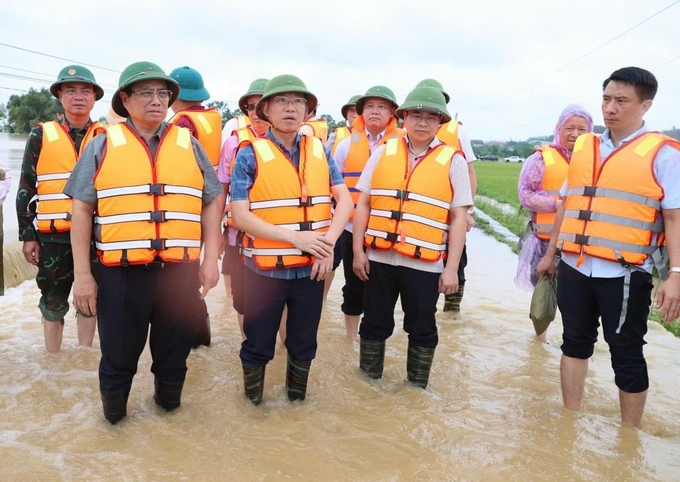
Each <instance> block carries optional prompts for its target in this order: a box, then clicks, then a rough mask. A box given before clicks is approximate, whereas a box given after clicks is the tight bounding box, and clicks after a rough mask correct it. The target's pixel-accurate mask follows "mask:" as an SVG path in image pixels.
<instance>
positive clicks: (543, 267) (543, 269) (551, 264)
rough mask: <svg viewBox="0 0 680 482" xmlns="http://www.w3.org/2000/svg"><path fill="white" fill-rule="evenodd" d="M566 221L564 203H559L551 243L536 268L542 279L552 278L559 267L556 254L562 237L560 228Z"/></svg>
mask: <svg viewBox="0 0 680 482" xmlns="http://www.w3.org/2000/svg"><path fill="white" fill-rule="evenodd" d="M563 220H564V202H563V200H561V202H559V203H557V214H555V223H554V224H553V230H552V233H551V234H550V242H549V243H548V249H547V251H546V252H545V256H544V257H543V259H541V261H540V262H539V263H538V266H537V267H536V275H537V276H538V277H539V278H540V277H541V276H542V275H544V274H547V275H549V276H552V275H553V274H554V273H555V269H556V268H557V265H556V263H555V254H556V253H557V242H558V239H559V236H560V228H561V227H562V221H563Z"/></svg>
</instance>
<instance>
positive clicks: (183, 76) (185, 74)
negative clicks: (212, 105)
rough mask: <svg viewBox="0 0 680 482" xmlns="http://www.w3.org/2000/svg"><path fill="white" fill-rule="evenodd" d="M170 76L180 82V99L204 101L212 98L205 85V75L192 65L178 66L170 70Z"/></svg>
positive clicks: (178, 97)
mask: <svg viewBox="0 0 680 482" xmlns="http://www.w3.org/2000/svg"><path fill="white" fill-rule="evenodd" d="M170 77H171V78H173V79H175V80H176V81H177V83H178V84H179V95H178V96H177V99H178V100H183V101H186V102H203V101H204V100H208V99H209V98H210V93H209V92H208V90H207V89H206V88H205V86H204V85H203V77H202V76H201V74H200V73H199V72H198V70H196V69H192V68H191V67H186V66H184V67H177V68H176V69H175V70H173V71H172V72H170Z"/></svg>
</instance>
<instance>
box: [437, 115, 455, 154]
mask: <svg viewBox="0 0 680 482" xmlns="http://www.w3.org/2000/svg"><path fill="white" fill-rule="evenodd" d="M460 125H461V123H460V122H458V121H455V120H452V121H450V122H447V123H446V124H442V125H441V126H440V127H439V130H438V131H437V139H439V140H440V141H442V142H443V143H444V144H446V145H448V146H451V147H453V148H454V149H456V150H458V151H459V150H461V147H460V139H459V138H458V126H460Z"/></svg>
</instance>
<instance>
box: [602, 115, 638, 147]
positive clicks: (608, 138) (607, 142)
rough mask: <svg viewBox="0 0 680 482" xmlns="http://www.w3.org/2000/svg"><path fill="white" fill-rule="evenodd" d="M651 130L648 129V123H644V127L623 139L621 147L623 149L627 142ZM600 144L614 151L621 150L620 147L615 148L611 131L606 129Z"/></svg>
mask: <svg viewBox="0 0 680 482" xmlns="http://www.w3.org/2000/svg"><path fill="white" fill-rule="evenodd" d="M649 130H650V129H649V128H648V127H647V123H646V122H645V121H642V127H640V128H639V129H638V130H636V131H635V132H633V133H632V134H631V135H629V136H628V137H626V138H625V139H622V140H621V142H620V143H619V147H621V146H622V145H623V144H625V143H626V142H629V141H630V140H632V139H634V138H636V137H637V136H639V135H640V134H644V133H645V132H649ZM600 142H602V143H603V144H605V145H606V146H607V147H609V149H611V150H612V151H613V150H615V149H618V148H619V147H616V146H614V143H613V142H612V138H611V136H610V132H609V129H605V131H604V132H603V133H602V137H601V138H600Z"/></svg>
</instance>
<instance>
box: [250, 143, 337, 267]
mask: <svg viewBox="0 0 680 482" xmlns="http://www.w3.org/2000/svg"><path fill="white" fill-rule="evenodd" d="M248 142H249V143H250V144H251V145H252V147H253V149H254V151H255V162H256V173H257V174H256V177H255V181H254V182H253V186H252V187H251V189H250V192H249V195H248V197H249V201H250V210H251V211H252V213H253V214H255V215H256V216H257V217H259V218H261V219H263V220H264V221H266V222H268V223H270V224H276V225H278V226H281V227H284V228H287V229H291V230H293V231H322V232H325V231H327V230H328V226H330V224H331V191H330V169H329V166H328V159H327V158H326V153H325V151H324V148H323V144H322V143H321V140H320V139H318V138H317V137H308V136H302V137H301V139H300V166H299V169H296V168H295V166H294V165H293V163H292V161H291V160H290V159H289V158H288V157H287V156H286V155H285V154H284V153H283V152H282V151H281V149H279V147H278V146H277V145H276V144H274V143H273V142H272V141H271V140H269V139H268V138H258V139H254V140H252V141H248ZM243 255H244V256H246V257H249V258H253V260H254V261H255V264H256V265H257V267H258V268H260V269H263V270H267V269H280V268H292V267H296V266H307V265H310V264H312V263H313V257H312V256H310V255H309V254H307V253H303V252H302V251H300V250H299V249H297V248H296V247H295V246H293V245H292V244H289V243H284V242H281V241H273V240H270V239H265V238H260V237H257V236H253V235H251V234H248V233H246V237H245V238H244V247H243Z"/></svg>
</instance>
